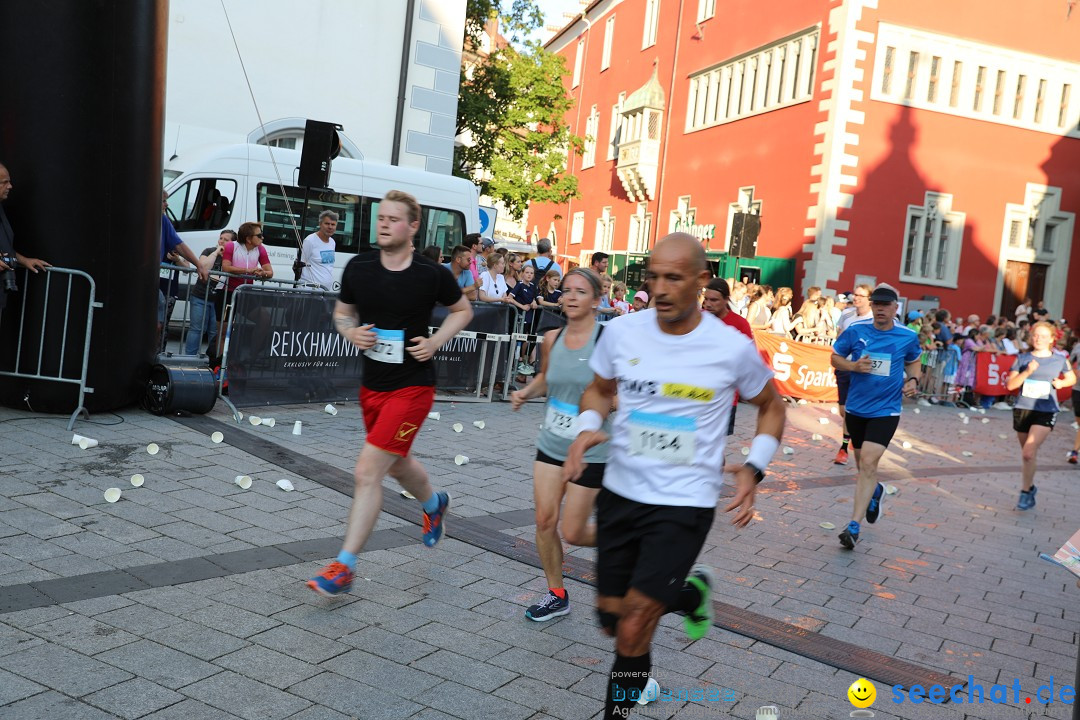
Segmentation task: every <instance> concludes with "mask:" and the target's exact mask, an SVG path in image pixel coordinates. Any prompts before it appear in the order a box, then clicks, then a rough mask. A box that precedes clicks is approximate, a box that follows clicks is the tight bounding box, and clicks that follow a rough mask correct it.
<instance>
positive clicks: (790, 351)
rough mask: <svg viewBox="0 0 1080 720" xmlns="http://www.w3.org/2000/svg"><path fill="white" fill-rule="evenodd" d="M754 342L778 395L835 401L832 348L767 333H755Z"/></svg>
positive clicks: (818, 400)
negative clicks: (770, 370) (769, 371)
mask: <svg viewBox="0 0 1080 720" xmlns="http://www.w3.org/2000/svg"><path fill="white" fill-rule="evenodd" d="M754 342H756V343H757V346H758V350H760V351H761V354H762V355H763V356H764V357H765V362H766V364H767V365H768V366H769V367H771V368H772V371H773V376H774V377H775V379H776V389H777V391H779V392H780V394H781V395H787V396H788V397H793V398H806V399H807V400H813V401H815V402H836V401H837V399H838V398H837V394H836V375H835V374H834V373H833V367H832V362H831V361H830V358H831V357H832V346H831V345H814V344H811V343H801V342H795V341H794V340H791V339H790V338H786V337H784V336H782V335H773V334H772V333H768V332H755V333H754Z"/></svg>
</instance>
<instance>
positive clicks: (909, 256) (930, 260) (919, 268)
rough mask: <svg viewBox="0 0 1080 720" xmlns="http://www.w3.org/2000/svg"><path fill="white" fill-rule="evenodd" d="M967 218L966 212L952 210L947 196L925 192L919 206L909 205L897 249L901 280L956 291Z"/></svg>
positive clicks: (950, 199)
mask: <svg viewBox="0 0 1080 720" xmlns="http://www.w3.org/2000/svg"><path fill="white" fill-rule="evenodd" d="M966 219H967V215H966V214H965V213H962V212H954V211H953V209H952V195H950V194H947V193H936V192H931V191H927V192H926V194H925V195H924V198H923V204H922V205H908V207H907V215H906V217H905V218H904V231H903V236H902V237H903V240H902V245H901V246H900V280H901V281H903V282H907V283H913V284H916V285H934V286H937V287H947V288H954V289H955V288H956V287H957V286H958V281H959V277H960V254H961V251H962V250H963V243H964V224H965V222H966ZM912 229H914V232H915V236H914V241H912V239H911V231H912ZM928 243H929V244H928ZM943 243H944V256H942V244H943ZM909 261H910V262H909ZM939 268H940V269H941V272H940V274H939V272H938V269H939Z"/></svg>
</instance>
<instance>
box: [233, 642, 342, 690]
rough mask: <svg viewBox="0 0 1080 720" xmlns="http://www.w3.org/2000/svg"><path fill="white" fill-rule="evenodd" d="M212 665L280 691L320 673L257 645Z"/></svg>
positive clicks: (244, 648)
mask: <svg viewBox="0 0 1080 720" xmlns="http://www.w3.org/2000/svg"><path fill="white" fill-rule="evenodd" d="M214 664H215V665H220V666H221V667H223V668H227V669H229V670H232V671H234V672H236V673H239V674H241V675H244V676H245V677H249V678H251V679H253V680H258V681H260V682H264V683H266V684H268V685H273V686H274V687H276V688H278V689H281V690H284V689H285V688H287V687H289V686H290V685H294V684H295V683H298V682H300V681H302V680H307V679H308V678H309V677H312V676H314V675H318V674H319V673H321V672H322V671H323V670H322V668H320V667H318V666H316V665H311V664H309V663H306V662H304V661H303V660H298V659H296V658H294V657H291V656H289V655H283V654H282V653H279V652H277V651H275V650H270V649H269V648H265V647H262V646H260V645H248V646H246V647H243V648H241V649H240V650H237V651H236V652H232V653H229V654H228V655H224V656H222V657H219V658H217V659H216V660H214Z"/></svg>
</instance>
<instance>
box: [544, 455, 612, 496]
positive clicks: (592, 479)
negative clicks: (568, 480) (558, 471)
mask: <svg viewBox="0 0 1080 720" xmlns="http://www.w3.org/2000/svg"><path fill="white" fill-rule="evenodd" d="M536 462H542V463H544V464H545V465H556V466H558V467H562V466H563V461H562V460H557V459H555V458H553V457H551V456H550V455H548V454H546V453H545V452H544V451H543V450H537V451H536ZM603 481H604V463H589V464H588V465H586V466H585V471H584V472H583V473H581V477H579V478H578V479H577V480H574V481H573V483H574V484H575V485H580V486H581V487H587V488H592V489H593V490H596V489H597V488H599V487H600V484H601V483H602V482H603Z"/></svg>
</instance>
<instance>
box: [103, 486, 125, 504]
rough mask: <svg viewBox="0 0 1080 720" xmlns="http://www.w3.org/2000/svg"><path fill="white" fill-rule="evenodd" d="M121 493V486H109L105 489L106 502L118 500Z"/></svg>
mask: <svg viewBox="0 0 1080 720" xmlns="http://www.w3.org/2000/svg"><path fill="white" fill-rule="evenodd" d="M120 494H121V493H120V488H109V489H108V490H106V491H105V502H111V503H114V502H116V501H117V500H119V499H120Z"/></svg>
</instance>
